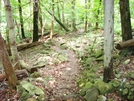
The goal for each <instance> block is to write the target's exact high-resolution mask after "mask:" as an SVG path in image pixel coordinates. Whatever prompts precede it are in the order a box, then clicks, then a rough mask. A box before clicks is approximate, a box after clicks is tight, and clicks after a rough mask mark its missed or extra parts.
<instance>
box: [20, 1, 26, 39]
mask: <svg viewBox="0 0 134 101" xmlns="http://www.w3.org/2000/svg"><path fill="white" fill-rule="evenodd" d="M18 3H19V15H20V26H21V35H22V39H25V38H26V37H25V32H24V23H23V15H22V7H21V0H18Z"/></svg>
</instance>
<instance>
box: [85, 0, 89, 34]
mask: <svg viewBox="0 0 134 101" xmlns="http://www.w3.org/2000/svg"><path fill="white" fill-rule="evenodd" d="M87 3H88V2H87V0H85V9H86V11H85V28H84V32H87V27H88V24H87Z"/></svg>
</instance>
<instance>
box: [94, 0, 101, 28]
mask: <svg viewBox="0 0 134 101" xmlns="http://www.w3.org/2000/svg"><path fill="white" fill-rule="evenodd" d="M101 2H102V0H99V7H98V10H97V14H96V23H95V26H96V27H95V29H98V27H99V14H100V7H101Z"/></svg>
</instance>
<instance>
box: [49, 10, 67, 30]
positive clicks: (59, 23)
mask: <svg viewBox="0 0 134 101" xmlns="http://www.w3.org/2000/svg"><path fill="white" fill-rule="evenodd" d="M47 12H48V13H49V14H50V15H51V16H52V13H51V12H49V11H47ZM54 19H55V20H56V21H57V22H58V23H59V25H60V26H61V27H62V28H63V29H64V30H65V31H66V32H69V29H68V28H66V27H65V26H64V25H63V24H62V23H61V22H60V21H59V20H58V19H57V18H56V17H55V16H54Z"/></svg>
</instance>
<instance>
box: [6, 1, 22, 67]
mask: <svg viewBox="0 0 134 101" xmlns="http://www.w3.org/2000/svg"><path fill="white" fill-rule="evenodd" d="M4 4H5V10H6V20H7V26H8V29H9V41H10V48H11V54H12V57H13V63H14V64H15V63H17V62H18V60H19V55H18V51H17V46H16V35H15V31H14V22H13V18H12V10H11V5H10V1H9V0H4ZM18 69H20V66H19V64H18Z"/></svg>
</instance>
